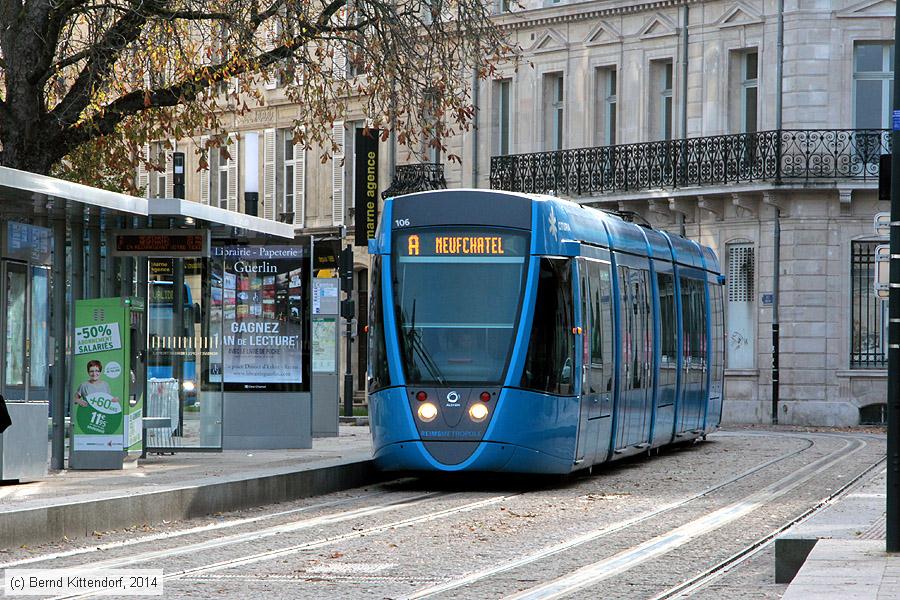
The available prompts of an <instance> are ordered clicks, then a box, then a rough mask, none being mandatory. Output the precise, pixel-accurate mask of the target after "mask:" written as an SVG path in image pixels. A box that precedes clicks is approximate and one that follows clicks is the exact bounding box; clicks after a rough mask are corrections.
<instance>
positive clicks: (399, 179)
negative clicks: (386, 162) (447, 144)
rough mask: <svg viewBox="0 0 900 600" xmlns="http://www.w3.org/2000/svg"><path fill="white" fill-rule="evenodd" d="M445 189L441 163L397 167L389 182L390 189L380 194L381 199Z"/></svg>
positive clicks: (445, 182) (445, 181) (445, 183)
mask: <svg viewBox="0 0 900 600" xmlns="http://www.w3.org/2000/svg"><path fill="white" fill-rule="evenodd" d="M446 187H447V180H446V179H444V165H443V164H441V163H418V164H412V165H397V168H396V169H395V170H394V179H392V180H391V185H390V187H389V188H388V189H386V190H384V191H383V192H382V193H381V197H382V198H391V197H393V196H402V195H404V194H412V193H413V192H424V191H427V190H443V189H445V188H446Z"/></svg>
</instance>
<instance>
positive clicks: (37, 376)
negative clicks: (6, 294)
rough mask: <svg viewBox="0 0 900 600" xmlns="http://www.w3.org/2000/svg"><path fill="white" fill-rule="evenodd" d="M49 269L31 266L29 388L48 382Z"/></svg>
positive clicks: (43, 385)
mask: <svg viewBox="0 0 900 600" xmlns="http://www.w3.org/2000/svg"><path fill="white" fill-rule="evenodd" d="M49 301H50V270H49V269H47V268H46V267H32V268H31V354H30V361H31V379H30V387H31V389H41V388H46V387H47V385H48V384H49V381H48V372H49V366H48V365H49V363H50V355H49V349H48V348H49V341H50V338H49V335H50V327H49V321H50V302H49Z"/></svg>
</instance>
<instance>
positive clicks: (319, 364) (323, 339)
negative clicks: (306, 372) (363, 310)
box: [312, 317, 337, 373]
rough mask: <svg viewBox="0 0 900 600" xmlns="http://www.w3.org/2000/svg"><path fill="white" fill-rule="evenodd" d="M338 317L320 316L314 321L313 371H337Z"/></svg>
mask: <svg viewBox="0 0 900 600" xmlns="http://www.w3.org/2000/svg"><path fill="white" fill-rule="evenodd" d="M336 338H337V319H336V318H334V317H332V318H324V319H323V318H319V319H315V318H314V319H313V321H312V370H313V373H336V372H337V347H336Z"/></svg>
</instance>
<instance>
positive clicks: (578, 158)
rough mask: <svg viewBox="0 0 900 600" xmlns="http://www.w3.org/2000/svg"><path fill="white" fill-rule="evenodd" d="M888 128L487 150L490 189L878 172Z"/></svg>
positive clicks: (578, 191)
mask: <svg viewBox="0 0 900 600" xmlns="http://www.w3.org/2000/svg"><path fill="white" fill-rule="evenodd" d="M890 151H891V136H890V131H889V130H887V129H782V130H775V131H760V132H758V133H741V134H735V135H718V136H712V137H701V138H688V139H680V140H668V141H662V142H647V143H642V144H624V145H620V146H600V147H595V148H578V149H574V150H558V151H553V152H536V153H533V154H514V155H508V156H493V157H491V188H492V189H500V190H508V191H518V192H535V193H545V192H549V191H554V192H555V193H559V194H567V195H572V196H578V195H589V194H602V193H610V192H634V191H640V190H652V189H675V188H686V187H698V186H718V185H726V184H733V183H754V182H761V181H770V182H774V183H781V182H787V181H803V182H807V183H808V182H811V181H813V180H822V179H860V180H873V179H874V180H877V179H878V160H879V156H880V155H881V154H887V153H889V152H890Z"/></svg>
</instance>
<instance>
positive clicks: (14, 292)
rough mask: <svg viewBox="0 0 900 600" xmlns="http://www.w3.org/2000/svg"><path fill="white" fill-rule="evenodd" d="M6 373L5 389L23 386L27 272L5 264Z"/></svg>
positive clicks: (22, 267) (8, 263) (19, 265)
mask: <svg viewBox="0 0 900 600" xmlns="http://www.w3.org/2000/svg"><path fill="white" fill-rule="evenodd" d="M5 284H6V307H5V308H6V373H5V374H4V379H5V382H6V385H7V387H9V386H22V385H25V364H26V363H25V325H26V323H27V322H28V320H27V314H26V313H27V307H28V304H27V301H26V298H27V293H28V271H27V268H26V266H25V265H23V264H19V263H13V262H7V263H6V281H5Z"/></svg>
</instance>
